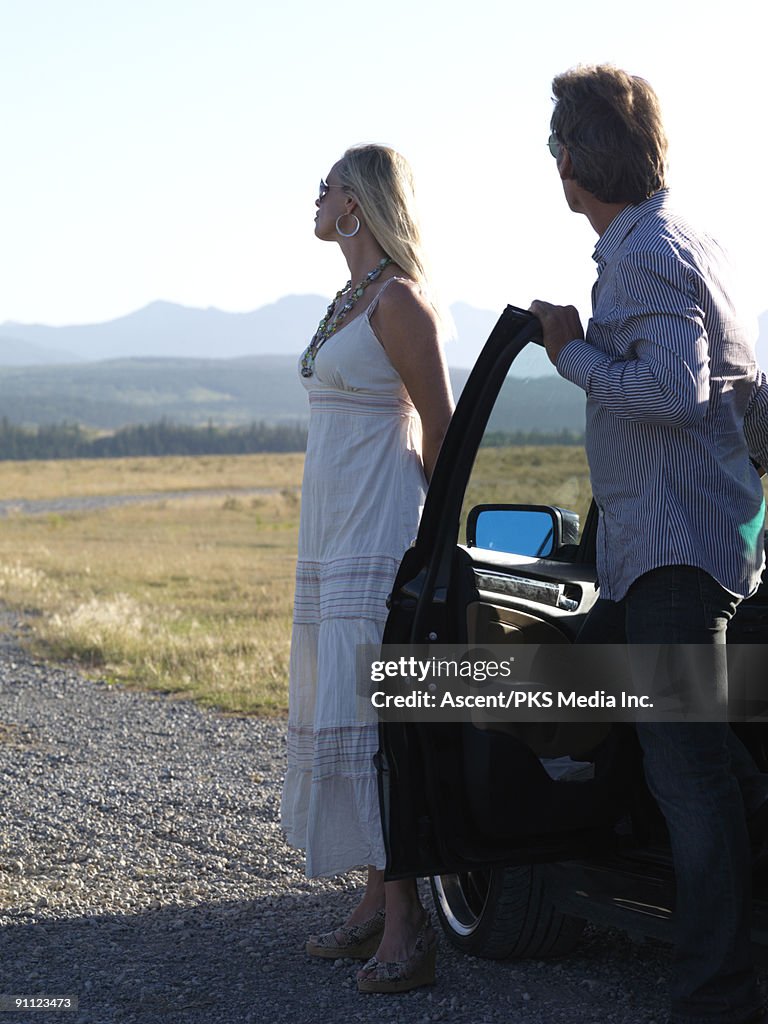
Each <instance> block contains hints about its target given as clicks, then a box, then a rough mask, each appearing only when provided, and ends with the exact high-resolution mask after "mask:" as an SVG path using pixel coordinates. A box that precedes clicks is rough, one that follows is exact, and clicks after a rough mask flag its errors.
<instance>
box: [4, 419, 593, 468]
mask: <svg viewBox="0 0 768 1024" xmlns="http://www.w3.org/2000/svg"><path fill="white" fill-rule="evenodd" d="M583 442H584V435H583V434H580V433H576V432H574V431H572V430H559V431H556V432H552V433H544V432H542V431H537V430H531V431H516V432H514V433H510V432H506V431H491V432H488V433H486V435H485V436H484V438H483V441H482V446H483V447H485V448H506V447H513V446H516V445H580V444H583ZM306 446H307V425H306V423H301V422H297V423H278V424H272V423H263V422H253V423H250V424H248V425H247V426H239V427H223V426H216V425H214V424H213V423H208V424H207V425H206V426H188V425H185V424H181V423H173V422H172V421H170V420H165V419H163V420H159V421H158V422H157V423H147V424H138V425H136V426H129V427H122V428H121V429H119V430H116V431H115V432H114V433H111V434H96V433H94V431H92V430H87V429H86V428H84V427H81V426H80V425H79V424H77V423H56V424H41V425H40V426H37V427H20V426H17V425H16V424H13V423H10V422H9V421H8V419H7V418H6V417H3V418H2V420H0V460H3V459H7V460H25V459H98V458H119V457H121V456H126V457H127V456H142V455H250V454H253V453H256V452H303V451H304V450H305V449H306Z"/></svg>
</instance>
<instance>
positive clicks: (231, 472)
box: [0, 452, 304, 500]
mask: <svg viewBox="0 0 768 1024" xmlns="http://www.w3.org/2000/svg"><path fill="white" fill-rule="evenodd" d="M303 465H304V456H303V455H302V454H301V453H298V452H296V453H290V454H280V455H270V454H264V455H198V456H195V457H194V458H192V457H189V456H167V457H165V458H136V459H49V460H41V461H39V462H0V497H2V498H4V499H11V498H24V499H27V500H39V499H44V498H60V497H63V496H70V495H79V496H87V495H93V494H146V493H148V492H149V493H151V492H162V491H168V490H174V491H187V490H190V491H192V490H207V489H229V490H232V491H238V490H243V489H246V488H249V487H293V486H297V485H298V484H300V483H301V469H302V466H303Z"/></svg>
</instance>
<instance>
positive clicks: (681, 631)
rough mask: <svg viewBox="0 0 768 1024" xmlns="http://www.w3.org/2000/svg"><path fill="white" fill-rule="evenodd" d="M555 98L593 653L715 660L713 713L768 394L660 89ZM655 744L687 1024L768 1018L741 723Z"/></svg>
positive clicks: (602, 80)
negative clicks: (585, 278)
mask: <svg viewBox="0 0 768 1024" xmlns="http://www.w3.org/2000/svg"><path fill="white" fill-rule="evenodd" d="M553 90H554V98H555V108H554V112H553V114H552V121H551V129H552V134H551V136H550V139H549V148H550V151H551V153H552V155H553V157H554V158H555V160H556V163H557V169H558V172H559V174H560V178H561V180H562V184H563V190H564V192H565V197H566V200H567V202H568V205H569V207H570V208H571V210H573V211H574V212H576V213H582V214H584V215H585V216H586V217H587V219H588V220H589V222H590V224H591V225H592V227H593V228H594V229H595V231H596V232H597V234H598V235H599V240H598V242H597V245H596V248H595V252H594V259H595V261H596V263H597V270H598V279H597V282H596V283H595V286H594V289H593V294H592V318H591V320H590V322H589V325H588V329H587V333H586V338H585V336H584V331H583V329H582V325H581V322H580V319H579V315H578V313H577V312H576V310H575V309H574V307H572V306H565V307H563V306H555V305H552V304H550V303H546V302H540V301H536V302H533V303H532V304H531V307H530V308H531V312H532V313H534V314H535V315H536V316H537V317H538V318H539V319H540V320H541V323H542V327H543V335H544V344H545V347H546V350H547V354H548V356H549V358H550V359H551V361H552V362H553V363H554V364H555V366H556V367H557V370H558V372H559V373H560V374H561V376H563V377H565V378H566V379H568V380H570V381H572V382H573V383H575V384H577V385H579V386H580V387H582V388H583V389H584V390H585V392H586V394H587V422H586V447H587V455H588V458H589V466H590V474H591V478H592V490H593V494H594V498H595V501H596V503H597V506H598V510H599V525H598V537H597V559H598V577H599V583H600V598H601V600H600V601H598V602H597V604H596V605H595V608H594V610H593V612H592V613H591V614H590V616H589V618H588V621H587V623H586V625H585V635H584V636H583V637H582V639H590V640H592V641H598V640H607V639H615V638H616V637H615V634H614V635H613V636H611V634H610V628H609V626H608V623H609V622H611V621H613V622H614V623H615V621H616V620H617V618H619V619H620V620H621V623H622V626H623V628H624V631H625V633H624V635H625V637H626V640H627V642H628V643H629V644H631V645H635V644H665V645H666V644H669V645H676V644H686V645H692V644H697V645H709V649H710V651H711V652H712V658H711V659H710V661H709V665H711V672H708V673H707V678H700V677H699V676H698V674H697V675H696V677H695V678H689V680H688V682H689V683H690V684H692V685H693V686H694V687H698V688H705V689H707V688H708V690H707V692H708V695H709V696H713V695H714V694H715V693H716V692H717V691H718V688H722V686H723V685H724V683H725V682H726V680H725V679H724V677H723V675H724V672H725V660H724V658H722V657H718V656H717V655H718V654H719V655H722V654H723V648H722V646H721V645H723V644H724V643H725V633H726V626H727V623H728V621H729V619H730V618H731V617H732V616H733V614H734V612H735V610H736V607H737V605H738V603H739V601H740V600H741V599H742V598H743V597H746V596H748V595H749V594H751V593H753V592H754V590H755V589H756V588H757V586H758V583H759V580H760V575H761V571H762V567H763V559H764V556H763V530H764V519H765V504H764V502H763V493H762V487H761V484H760V479H759V476H758V472H757V471H756V469H755V467H754V465H753V463H752V462H751V461H750V456H752V458H753V459H754V461H755V463H757V464H759V465H762V466H768V383H766V379H765V376H764V375H763V374H762V373H761V372H760V370H759V368H758V367H757V365H756V362H755V353H754V342H753V339H752V338H751V337H750V332H749V331H748V330H747V329H746V327H745V326H744V324H743V323H742V321H741V320H740V319H739V314H738V312H737V310H736V309H735V308H734V306H733V304H732V301H731V298H730V295H731V292H730V288H729V284H728V270H727V267H726V261H725V260H724V257H723V254H722V252H721V250H720V249H719V247H718V246H717V245H716V243H715V242H713V241H712V240H711V239H709V238H708V237H706V236H705V235H703V234H701V233H699V232H697V231H695V230H694V229H692V228H691V227H690V226H689V225H688V224H687V223H686V222H685V221H684V220H682V219H681V218H680V217H678V216H677V215H676V214H675V213H674V211H673V210H672V208H671V206H670V203H669V197H668V193H667V186H666V153H667V140H666V135H665V132H664V127H663V123H662V119H661V113H660V109H659V103H658V99H657V97H656V95H655V93H654V91H653V90H652V89H651V87H650V86H649V85H648V83H647V82H645V81H644V80H643V79H641V78H637V77H634V76H631V75H629V74H627V73H625V72H624V71H621V70H619V69H617V68H614V67H610V66H597V67H578V68H575V69H572V70H571V71H568V72H566V73H565V74H563V75H559V76H558V77H557V78H555V80H554V83H553ZM633 650H635V651H637V650H638V649H637V648H633ZM640 650H642V648H640ZM674 650H681V649H680V648H674ZM689 650H690V648H689ZM696 650H700V648H696ZM681 664H684V660H683V659H681ZM689 675H690V673H689ZM637 731H638V737H639V740H640V743H641V746H642V748H643V764H644V770H645V775H646V779H647V782H648V785H649V788H650V789H651V791H652V793H653V794H654V796H655V798H656V800H657V802H658V804H659V806H660V808H661V810H662V812H663V814H664V816H665V819H666V822H667V826H668V830H669V834H670V841H671V846H672V856H673V860H674V865H675V875H676V889H677V896H676V905H675V922H676V950H675V971H674V979H673V983H672V993H671V994H672V1018H671V1019H672V1021H673V1022H675V1024H704V1022H708V1024H711V1022H715V1021H717V1022H729V1024H745V1022H748V1021H764V1020H768V1017H764V1016H763V1014H764V1013H765V1011H764V1009H763V1007H762V1003H761V998H760V995H759V992H758V987H757V983H756V978H755V972H754V968H753V965H752V958H751V951H750V942H749V918H750V911H751V865H750V850H749V840H748V833H747V826H746V822H745V807H744V801H743V800H742V792H744V793H745V794H746V793H747V792H748V789H747V785H746V784H745V785H744V786H743V787H742V789H741V790H740V787H739V783H738V782H737V781H736V775H737V774H741V775H743V774H746V775H749V774H750V773H749V770H748V769H746V770H745V769H744V765H743V763H742V762H743V760H744V759H743V756H742V755H743V751H742V752H739V751H737V749H736V746H737V744H736V742H735V741H734V740H733V736H732V734H731V733H730V729H729V727H728V724H727V723H725V722H719V723H711V724H710V723H708V722H679V723H678V722H675V723H661V722H654V723H650V722H642V723H641V722H638V724H637ZM729 734H730V735H729ZM737 761H738V762H739V763H737ZM754 774H755V770H754V766H752V776H753V777H752V778H751V779H747V780H745V782H746V783H749V782H751V783H753V784H754V783H755V781H756V780H755V778H754ZM761 778H762V779H763V780H764V779H765V776H762V777H760V776H758V777H757V780H758V781H759V780H760V779H761ZM758 789H759V787H755V786H754V785H753V790H754V793H755V795H754V803H755V805H757V803H758V802H759V801H760V800H764V799H765V792H763V793H762V794H761V795H759V796H758V795H756V794H757V790H758ZM746 799H747V797H746V795H745V800H746ZM751 810H754V808H753V807H747V813H749V812H750V811H751Z"/></svg>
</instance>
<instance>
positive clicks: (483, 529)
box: [467, 505, 579, 558]
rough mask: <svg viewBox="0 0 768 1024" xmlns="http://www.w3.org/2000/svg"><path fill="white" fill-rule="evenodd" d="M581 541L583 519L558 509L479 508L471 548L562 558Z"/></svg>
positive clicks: (472, 520)
mask: <svg viewBox="0 0 768 1024" xmlns="http://www.w3.org/2000/svg"><path fill="white" fill-rule="evenodd" d="M578 540H579V517H578V515H577V513H576V512H571V511H570V510H569V509H564V508H556V507H555V506H554V505H475V507H474V508H473V509H472V510H471V511H470V513H469V515H468V517H467V546H468V547H477V548H485V549H486V550H488V551H504V552H507V553H508V554H511V555H523V556H528V557H530V558H552V557H557V556H558V555H560V556H562V555H563V554H564V553H565V550H564V549H566V548H570V549H571V550H573V548H574V546H575V545H576V544H578Z"/></svg>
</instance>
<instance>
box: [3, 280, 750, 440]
mask: <svg viewBox="0 0 768 1024" xmlns="http://www.w3.org/2000/svg"><path fill="white" fill-rule="evenodd" d="M325 308H326V300H325V299H323V298H322V297H320V296H317V295H294V296H288V297H286V298H284V299H281V300H280V301H278V302H275V303H273V304H272V305H269V306H264V307H263V308H261V309H258V310H255V311H254V312H252V313H224V312H221V311H220V310H216V309H206V310H202V309H189V308H186V307H183V306H177V305H174V304H172V303H167V302H155V303H152V304H151V305H149V306H147V307H145V308H144V309H141V310H139V311H138V312H136V313H132V314H130V315H129V316H125V317H121V318H119V319H117V320H112V321H109V322H108V323H104V324H86V325H83V326H69V327H47V326H43V325H25V324H17V323H5V324H3V325H0V416H4V417H6V418H7V419H8V420H9V421H10V422H11V423H16V424H25V425H29V426H34V425H40V424H45V423H62V422H69V423H80V424H81V425H83V426H87V427H93V428H95V429H101V430H114V429H116V428H118V427H121V426H126V425H129V424H136V423H149V422H156V421H157V420H159V419H162V418H166V419H169V420H172V421H174V422H177V423H193V424H194V423H197V424H200V423H206V422H208V421H212V422H214V423H217V424H232V425H235V424H243V423H249V422H252V421H254V420H262V421H265V422H270V423H275V422H280V421H283V422H285V421H286V420H300V419H305V418H306V416H307V415H308V409H307V399H306V395H305V393H304V389H303V388H302V386H301V384H300V382H299V379H298V376H297V372H296V363H297V358H298V355H299V353H300V352H301V351H302V349H303V348H304V345H305V344H306V341H307V340H308V336H309V335H310V334H311V333H312V329H313V328H314V325H315V324H316V323H317V321H318V320H319V319H320V317H321V316H322V314H323V312H324V311H325ZM451 311H452V313H453V316H454V320H455V323H456V328H457V337H456V338H455V339H454V340H452V341H450V342H449V343H448V345H447V347H446V356H447V360H448V363H449V366H450V367H451V379H452V383H453V388H454V394H456V395H458V394H459V393H460V392H461V389H462V388H463V386H464V383H465V381H466V378H467V375H468V372H469V369H468V368H469V367H471V366H472V365H473V363H474V362H475V359H476V358H477V355H478V353H479V352H480V349H481V348H482V346H483V343H484V342H485V340H486V338H487V337H488V335H489V334H490V331H491V329H492V327H493V325H494V323H495V322H496V320H497V318H498V313H496V312H490V311H488V310H480V309H475V308H473V307H471V306H468V305H466V304H465V303H457V304H456V305H454V306H453V307H452V309H451ZM499 312H501V311H499ZM760 331H761V335H760V337H761V340H760V347H759V350H758V351H759V354H761V356H762V358H761V362H762V364H763V365H768V312H766V313H764V314H763V315H762V317H761V318H760ZM761 350H762V351H761ZM513 371H514V377H515V378H517V380H513V381H510V382H508V384H507V385H506V389H505V390H506V394H505V395H504V396H502V399H501V400H500V401H499V402H498V403H497V406H496V409H495V411H494V416H493V420H492V424H491V426H492V428H493V429H496V430H500V431H519V430H524V431H546V432H552V431H559V430H564V429H565V430H571V431H576V432H580V431H581V430H582V428H583V423H584V396H583V393H582V392H581V391H580V390H579V389H578V388H576V387H574V386H573V385H571V384H569V383H568V382H566V381H564V380H562V378H560V377H558V376H557V374H556V373H555V372H554V370H553V368H552V366H551V364H550V363H549V361H548V360H547V358H546V354H545V353H544V351H543V350H542V349H541V348H540V347H539V346H534V345H531V346H529V347H528V348H527V349H525V350H524V351H523V352H522V353H521V355H520V356H519V357H518V359H517V360H515V363H514V366H513ZM523 381H524V385H523Z"/></svg>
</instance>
